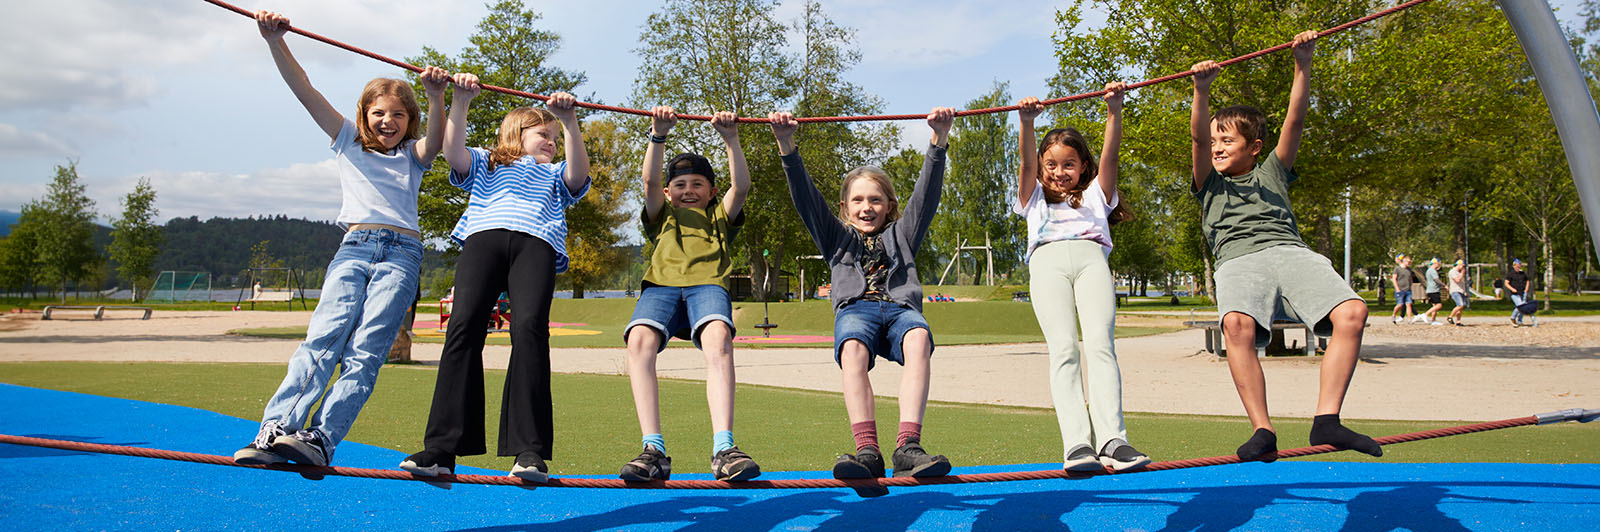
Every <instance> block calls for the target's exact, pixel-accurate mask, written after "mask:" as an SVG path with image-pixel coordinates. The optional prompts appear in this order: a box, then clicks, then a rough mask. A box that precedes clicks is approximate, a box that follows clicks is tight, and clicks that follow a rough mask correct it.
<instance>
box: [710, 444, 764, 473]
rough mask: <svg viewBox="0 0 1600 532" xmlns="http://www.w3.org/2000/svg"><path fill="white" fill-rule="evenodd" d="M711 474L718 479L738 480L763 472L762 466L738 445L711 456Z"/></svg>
mask: <svg viewBox="0 0 1600 532" xmlns="http://www.w3.org/2000/svg"><path fill="white" fill-rule="evenodd" d="M711 474H712V475H713V476H716V477H717V480H722V481H727V482H737V481H740V480H750V479H752V478H756V476H757V475H760V474H761V466H759V465H756V461H755V460H754V459H752V458H750V455H748V454H745V453H744V451H741V450H739V447H738V446H734V447H729V448H727V449H723V450H722V452H720V453H717V454H715V455H712V457H711Z"/></svg>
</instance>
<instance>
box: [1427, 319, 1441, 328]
mask: <svg viewBox="0 0 1600 532" xmlns="http://www.w3.org/2000/svg"><path fill="white" fill-rule="evenodd" d="M1428 325H1432V326H1435V327H1438V326H1440V325H1444V322H1441V321H1439V320H1433V321H1430V322H1428Z"/></svg>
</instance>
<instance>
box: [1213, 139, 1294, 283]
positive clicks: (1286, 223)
mask: <svg viewBox="0 0 1600 532" xmlns="http://www.w3.org/2000/svg"><path fill="white" fill-rule="evenodd" d="M1296 179H1299V176H1296V175H1295V173H1294V170H1291V169H1289V168H1288V167H1285V166H1284V165H1283V162H1281V161H1279V160H1278V154H1276V153H1269V154H1268V155H1267V157H1266V159H1264V160H1262V161H1261V162H1260V163H1258V164H1257V165H1256V167H1255V169H1254V170H1251V171H1249V172H1246V173H1244V174H1240V175H1236V176H1225V175H1222V173H1221V172H1218V171H1217V170H1216V169H1214V168H1213V169H1212V170H1211V175H1210V176H1207V177H1206V183H1205V186H1204V187H1203V188H1201V189H1199V190H1195V189H1194V188H1193V187H1194V186H1193V185H1190V190H1189V192H1191V193H1193V194H1194V197H1195V199H1197V200H1200V222H1201V224H1202V225H1203V226H1204V230H1205V234H1206V243H1207V244H1210V245H1211V255H1212V256H1213V257H1216V260H1217V266H1221V265H1222V263H1224V262H1227V261H1228V260H1229V259H1233V258H1235V257H1240V256H1243V255H1248V254H1250V253H1254V252H1257V251H1261V250H1263V249H1267V248H1270V247H1273V246H1282V245H1290V246H1300V247H1306V244H1305V241H1303V240H1301V239H1300V226H1299V224H1297V223H1295V219H1294V210H1292V209H1290V208H1289V184H1290V183H1293V182H1294V181H1295V180H1296Z"/></svg>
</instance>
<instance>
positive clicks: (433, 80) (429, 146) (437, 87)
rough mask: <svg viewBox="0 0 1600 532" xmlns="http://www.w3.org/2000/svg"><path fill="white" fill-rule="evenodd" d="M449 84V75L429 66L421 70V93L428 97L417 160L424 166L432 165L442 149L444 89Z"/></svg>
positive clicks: (442, 70)
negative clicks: (426, 125) (426, 113)
mask: <svg viewBox="0 0 1600 532" xmlns="http://www.w3.org/2000/svg"><path fill="white" fill-rule="evenodd" d="M449 84H450V73H449V72H445V71H444V69H442V68H439V67H436V66H430V67H426V68H423V69H422V91H423V92H424V93H426V94H427V95H428V131H427V132H425V133H423V136H422V140H421V141H420V142H417V146H416V150H417V160H418V161H422V164H423V165H424V166H427V165H432V164H433V158H434V157H438V156H439V150H440V149H441V148H443V147H444V126H445V118H444V109H445V105H444V89H445V86H447V85H449Z"/></svg>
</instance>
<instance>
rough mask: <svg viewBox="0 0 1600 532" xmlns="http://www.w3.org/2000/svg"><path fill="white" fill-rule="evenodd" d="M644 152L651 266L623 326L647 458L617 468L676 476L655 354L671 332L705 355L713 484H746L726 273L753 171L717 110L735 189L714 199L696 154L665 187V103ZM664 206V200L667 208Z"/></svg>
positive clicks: (731, 123)
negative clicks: (737, 434)
mask: <svg viewBox="0 0 1600 532" xmlns="http://www.w3.org/2000/svg"><path fill="white" fill-rule="evenodd" d="M651 118H652V120H651V127H650V146H649V147H648V148H646V149H645V155H644V171H643V178H644V212H643V213H642V214H641V216H642V219H643V222H644V234H645V238H646V239H648V240H649V243H650V245H649V249H650V251H649V252H648V253H647V256H648V257H649V258H648V260H649V262H648V263H647V264H646V266H645V273H644V280H643V282H642V283H641V284H642V285H643V286H641V290H640V291H639V302H638V304H637V305H635V306H634V309H633V318H632V319H631V320H629V322H628V326H627V328H626V329H624V330H623V333H622V338H623V340H624V341H625V342H626V343H627V345H628V380H629V381H631V382H632V383H633V405H634V408H635V409H636V410H637V411H638V414H639V430H640V431H641V432H643V433H644V440H643V447H644V450H643V452H641V453H639V456H638V458H634V459H633V460H631V461H629V462H628V463H627V464H625V465H623V466H622V472H621V474H620V475H619V476H620V477H622V479H623V480H635V481H649V480H656V479H659V480H666V479H667V478H668V477H670V476H671V475H672V459H671V458H669V457H668V456H667V452H666V451H667V444H666V439H665V438H664V437H663V436H662V435H661V404H660V400H659V398H658V394H657V384H656V355H657V354H659V353H660V352H661V350H662V349H664V348H665V347H666V344H667V339H668V337H671V336H676V337H678V338H683V339H687V340H691V341H693V342H694V345H695V347H699V348H700V350H701V351H702V352H704V353H705V357H706V399H707V402H708V403H709V405H710V408H711V430H713V431H714V432H715V433H714V434H713V435H712V450H711V452H712V456H711V472H712V474H713V475H715V476H716V478H717V480H728V481H734V480H749V479H751V478H754V477H755V476H756V475H759V474H761V467H760V466H758V465H756V462H755V460H752V459H751V458H750V455H748V454H745V453H744V452H743V451H740V450H739V448H738V447H736V446H734V444H733V383H734V378H733V332H734V328H733V305H732V302H731V299H730V298H729V297H728V288H727V286H728V274H729V273H730V272H731V271H732V269H733V258H732V255H731V253H730V250H731V247H730V246H731V244H732V241H733V237H734V236H735V235H737V234H738V231H739V226H741V225H743V224H744V209H743V207H744V200H745V196H746V195H748V194H749V193H750V172H749V170H748V169H747V168H746V167H745V161H744V151H743V149H741V148H740V147H739V129H738V127H737V126H738V123H737V122H736V121H735V116H734V114H733V113H730V112H726V111H724V112H720V113H717V114H716V116H715V117H714V118H713V119H712V120H711V125H712V127H713V128H715V129H716V130H717V133H718V134H721V135H722V140H723V142H724V143H726V144H727V145H728V170H729V173H730V174H731V180H732V187H731V188H729V189H728V193H727V194H725V195H723V196H722V198H721V200H720V201H719V200H718V199H717V187H716V175H717V174H716V171H715V170H712V168H711V163H710V161H707V160H706V158H705V157H701V156H699V155H696V154H693V153H684V154H681V155H678V156H677V157H673V158H672V161H671V162H669V163H667V165H666V175H667V177H666V179H667V182H666V185H665V186H663V185H662V183H661V174H662V165H661V160H662V158H663V157H665V155H664V153H663V152H664V151H665V148H666V142H667V132H669V131H671V130H672V126H673V125H674V124H676V123H677V120H678V119H677V115H676V114H674V113H673V111H672V108H671V107H666V106H661V107H656V108H655V109H654V110H653V111H652V112H651ZM669 202H670V203H669Z"/></svg>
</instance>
